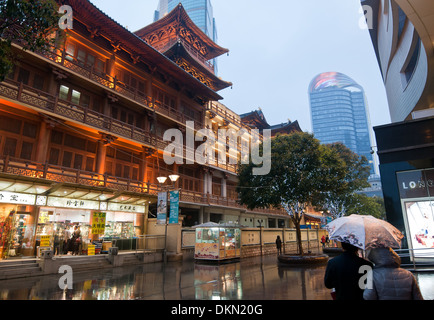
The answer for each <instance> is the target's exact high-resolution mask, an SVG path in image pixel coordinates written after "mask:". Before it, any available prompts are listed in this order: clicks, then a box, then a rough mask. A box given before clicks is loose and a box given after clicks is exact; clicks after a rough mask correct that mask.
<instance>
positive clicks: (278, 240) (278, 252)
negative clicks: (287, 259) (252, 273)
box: [276, 236, 282, 255]
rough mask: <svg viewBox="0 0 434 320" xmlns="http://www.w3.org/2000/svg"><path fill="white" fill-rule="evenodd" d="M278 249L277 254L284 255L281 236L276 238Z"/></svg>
mask: <svg viewBox="0 0 434 320" xmlns="http://www.w3.org/2000/svg"><path fill="white" fill-rule="evenodd" d="M276 248H277V254H278V255H281V254H282V240H280V236H277V238H276Z"/></svg>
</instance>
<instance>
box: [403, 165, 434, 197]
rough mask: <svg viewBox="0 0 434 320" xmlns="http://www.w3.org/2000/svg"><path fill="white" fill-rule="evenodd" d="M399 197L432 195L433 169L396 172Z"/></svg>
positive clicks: (433, 186) (433, 188) (433, 194)
mask: <svg viewBox="0 0 434 320" xmlns="http://www.w3.org/2000/svg"><path fill="white" fill-rule="evenodd" d="M396 176H397V180H398V187H399V194H400V197H401V199H409V198H425V197H429V196H434V169H429V170H414V171H405V172H397V173H396Z"/></svg>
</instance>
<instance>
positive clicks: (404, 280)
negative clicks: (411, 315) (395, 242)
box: [363, 248, 423, 300]
mask: <svg viewBox="0 0 434 320" xmlns="http://www.w3.org/2000/svg"><path fill="white" fill-rule="evenodd" d="M368 259H369V260H370V261H372V262H373V263H374V264H375V266H374V269H373V272H372V278H373V286H372V289H365V292H364V294H363V298H364V299H365V300H423V297H422V294H421V292H420V289H419V286H418V284H417V281H416V279H415V277H414V276H413V274H412V273H411V272H410V271H408V270H405V269H403V268H401V267H400V266H401V258H400V257H399V256H398V254H397V253H396V252H395V251H393V250H392V249H389V248H378V249H372V250H371V252H370V253H369V255H368Z"/></svg>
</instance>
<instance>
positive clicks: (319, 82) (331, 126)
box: [309, 72, 377, 175]
mask: <svg viewBox="0 0 434 320" xmlns="http://www.w3.org/2000/svg"><path fill="white" fill-rule="evenodd" d="M309 98H310V111H311V119H312V129H313V133H314V135H315V137H316V138H317V139H318V140H320V141H321V143H323V144H327V143H333V142H342V143H343V144H344V145H346V146H347V147H348V148H349V149H351V150H352V151H353V152H355V153H357V154H358V155H361V156H365V157H366V158H367V159H368V161H369V164H370V166H371V175H372V174H377V166H376V161H375V159H374V157H373V155H372V154H371V150H372V149H371V147H372V146H373V144H372V135H371V124H370V121H369V115H368V110H367V104H366V98H365V93H364V90H363V88H362V87H361V86H360V85H358V84H357V83H356V82H355V81H354V80H352V79H351V78H350V77H348V76H346V75H344V74H342V73H338V72H327V73H321V74H319V75H318V76H316V77H315V78H314V79H313V80H312V82H311V83H310V85H309Z"/></svg>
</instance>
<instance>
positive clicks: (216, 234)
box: [194, 223, 241, 261]
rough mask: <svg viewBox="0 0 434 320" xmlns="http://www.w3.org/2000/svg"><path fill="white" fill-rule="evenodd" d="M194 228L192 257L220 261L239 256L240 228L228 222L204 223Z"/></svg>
mask: <svg viewBox="0 0 434 320" xmlns="http://www.w3.org/2000/svg"><path fill="white" fill-rule="evenodd" d="M195 228H196V243H195V252H194V258H195V259H198V260H210V261H221V260H229V259H239V258H240V256H241V230H240V228H239V227H236V226H234V225H230V224H217V223H216V224H214V223H205V224H203V225H198V226H196V227H195Z"/></svg>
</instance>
